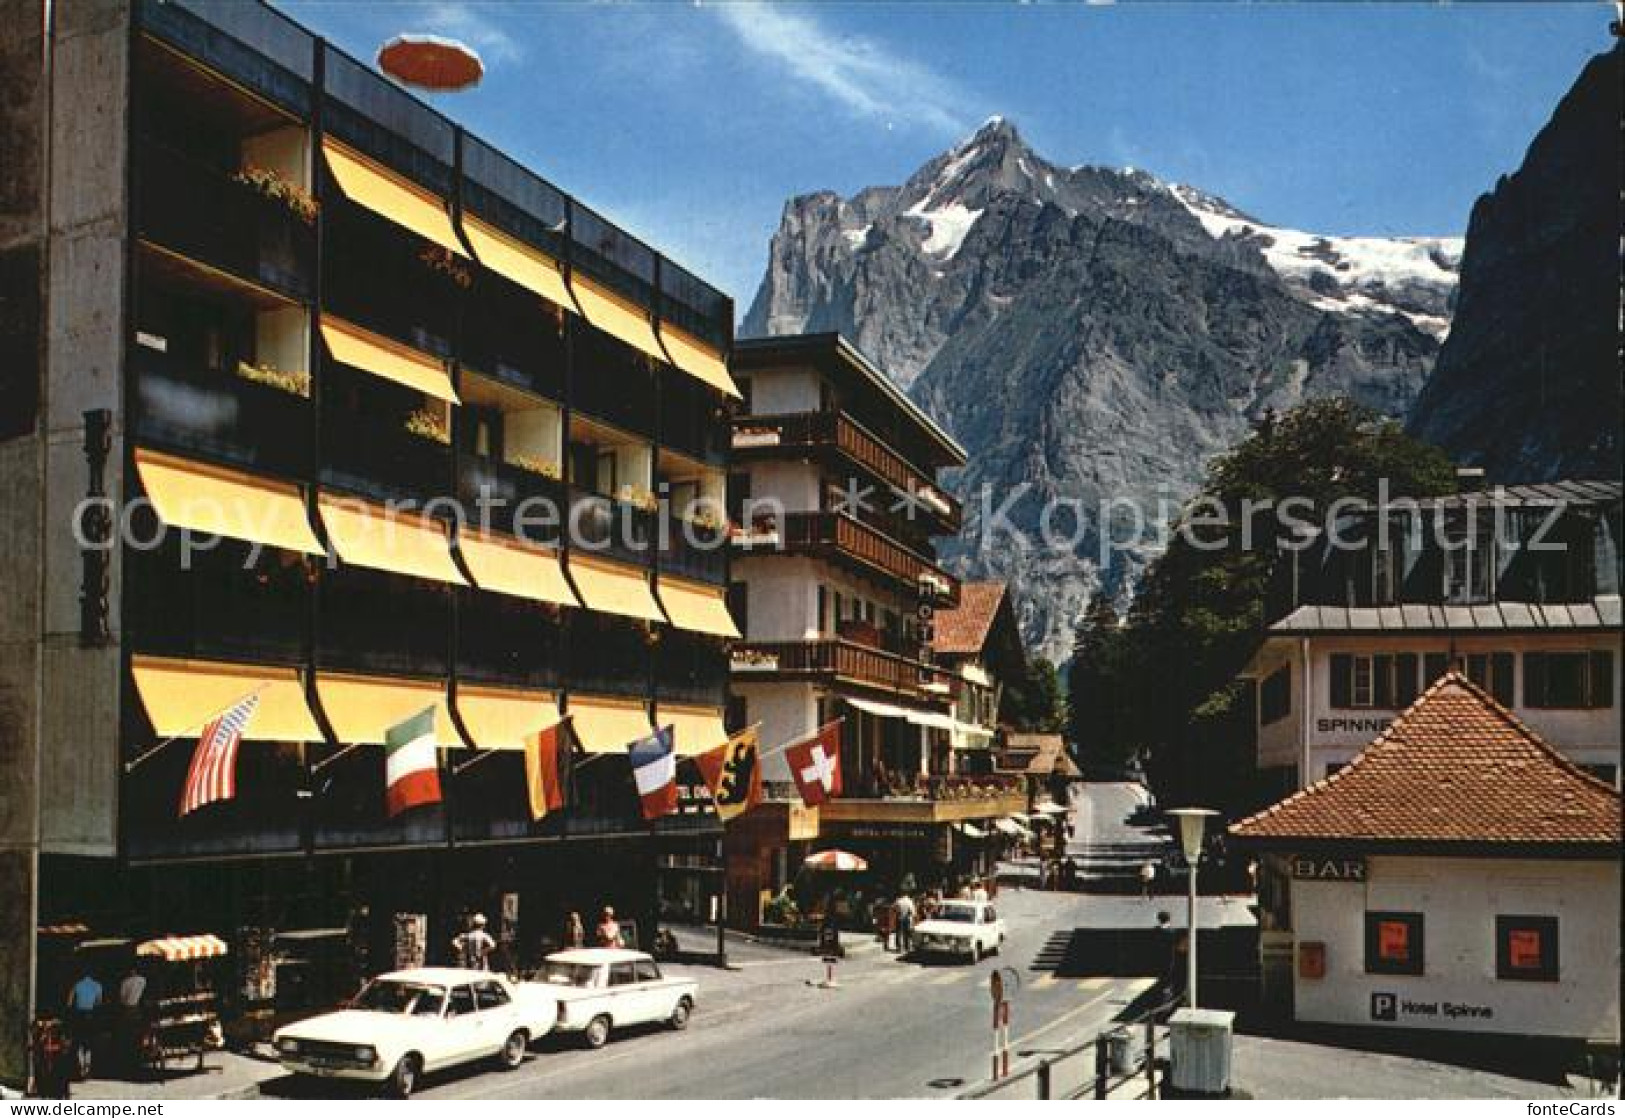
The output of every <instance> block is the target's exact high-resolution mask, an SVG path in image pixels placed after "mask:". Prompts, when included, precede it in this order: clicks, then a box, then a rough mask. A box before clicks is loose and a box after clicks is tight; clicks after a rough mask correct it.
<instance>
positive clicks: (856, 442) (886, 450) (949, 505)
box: [733, 411, 963, 533]
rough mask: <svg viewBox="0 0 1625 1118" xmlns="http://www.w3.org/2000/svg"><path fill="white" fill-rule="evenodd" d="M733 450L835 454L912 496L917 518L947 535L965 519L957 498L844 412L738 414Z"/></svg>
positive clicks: (735, 422)
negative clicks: (780, 449)
mask: <svg viewBox="0 0 1625 1118" xmlns="http://www.w3.org/2000/svg"><path fill="white" fill-rule="evenodd" d="M733 446H734V450H735V451H739V452H750V451H753V450H761V449H766V448H777V447H786V448H791V449H795V450H806V449H820V448H821V449H829V450H834V451H836V452H838V453H839V454H840V455H842V456H843V457H844V458H846V459H847V460H848V461H849V462H852V463H854V464H856V465H857V466H859V467H860V468H861V469H863V470H864V471H866V472H867V473H868V474H870V475H871V476H872V477H873V478H875V479H876V480H877V481H880V482H882V483H884V484H886V485H890V486H892V487H893V488H894V489H896V490H898V491H899V492H901V493H906V494H910V495H912V497H913V510H912V511H913V512H914V515H915V516H919V517H930V518H931V519H932V520H933V521H934V522H935V523H937V524H938V525H940V526H941V527H942V528H943V530H944V531H945V532H949V533H953V532H957V531H959V528H960V523H961V520H962V518H963V509H962V507H961V505H960V502H959V499H958V498H957V497H955V496H954V495H953V494H951V493H949V492H948V491H947V490H945V489H943V488H941V487H940V486H938V485H937V484H936V483H935V482H934V481H933V480H932V479H931V477H930V475H929V474H927V473H926V472H924V471H922V470H919V469H917V468H916V467H915V466H913V465H912V464H911V463H910V462H909V461H908V459H906V458H905V457H903V456H902V455H901V454H899V453H897V451H895V450H893V449H892V448H891V447H890V446H888V445H887V444H886V443H885V442H884V441H883V440H881V439H880V438H878V437H877V436H875V435H873V434H871V433H870V432H869V431H868V430H867V429H866V428H865V427H863V426H862V425H861V424H859V423H858V422H857V421H856V420H855V419H853V418H852V417H851V416H850V415H848V414H846V413H845V412H834V411H816V412H795V413H791V414H786V415H749V416H740V417H738V418H736V419H735V420H734V431H733ZM888 504H890V502H888ZM907 511H909V510H905V514H906V513H907Z"/></svg>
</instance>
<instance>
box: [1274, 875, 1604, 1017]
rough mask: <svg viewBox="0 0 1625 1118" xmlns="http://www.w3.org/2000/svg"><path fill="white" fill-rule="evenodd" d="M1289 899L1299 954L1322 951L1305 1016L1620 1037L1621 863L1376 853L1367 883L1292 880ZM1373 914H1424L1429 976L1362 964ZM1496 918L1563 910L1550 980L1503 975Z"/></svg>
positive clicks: (1307, 987) (1297, 993)
mask: <svg viewBox="0 0 1625 1118" xmlns="http://www.w3.org/2000/svg"><path fill="white" fill-rule="evenodd" d="M1291 905H1292V913H1293V923H1294V925H1295V927H1294V933H1295V936H1296V941H1297V947H1298V950H1299V952H1300V953H1301V952H1303V950H1304V946H1305V944H1320V945H1322V947H1323V950H1324V959H1325V974H1324V977H1321V978H1307V977H1304V975H1303V974H1302V972H1301V970H1300V973H1299V976H1298V978H1297V981H1296V983H1295V986H1294V1001H1295V1007H1294V1009H1295V1016H1296V1018H1297V1020H1299V1021H1303V1022H1316V1023H1323V1024H1336V1025H1355V1026H1361V1027H1367V1028H1379V1029H1395V1028H1397V1029H1431V1030H1446V1031H1452V1032H1454V1031H1464V1032H1489V1033H1510V1034H1517V1035H1530V1036H1549V1037H1569V1038H1579V1039H1590V1040H1614V1041H1616V1042H1617V1040H1618V1037H1619V983H1618V978H1619V966H1620V929H1619V905H1620V869H1619V865H1618V864H1617V863H1611V862H1603V861H1565V860H1556V859H1517V858H1455V857H1439V856H1431V857H1408V856H1394V855H1373V856H1371V857H1369V858H1368V859H1366V869H1365V874H1364V880H1363V881H1362V880H1341V881H1327V880H1319V881H1303V880H1295V881H1293V882H1292V883H1291ZM1368 912H1398V913H1420V914H1421V915H1422V916H1423V918H1424V924H1423V928H1424V939H1423V946H1424V954H1425V969H1424V973H1422V974H1420V975H1393V974H1371V973H1368V972H1367V969H1366V958H1365V955H1366V929H1365V915H1366V913H1368ZM1498 915H1502V916H1508V915H1516V916H1550V917H1555V918H1556V919H1557V922H1558V925H1557V926H1558V935H1559V947H1558V964H1559V976H1558V978H1557V979H1556V980H1555V981H1530V980H1527V979H1504V978H1498V977H1497V967H1496V942H1495V941H1496V921H1495V918H1496V916H1498Z"/></svg>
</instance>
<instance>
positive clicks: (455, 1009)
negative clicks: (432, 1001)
mask: <svg viewBox="0 0 1625 1118" xmlns="http://www.w3.org/2000/svg"><path fill="white" fill-rule="evenodd" d="M473 1012H474V991H473V989H472V988H471V987H468V986H453V987H452V988H451V1004H450V1005H449V1006H448V1007H447V1008H446V1016H447V1017H461V1016H462V1015H463V1014H465V1013H473Z"/></svg>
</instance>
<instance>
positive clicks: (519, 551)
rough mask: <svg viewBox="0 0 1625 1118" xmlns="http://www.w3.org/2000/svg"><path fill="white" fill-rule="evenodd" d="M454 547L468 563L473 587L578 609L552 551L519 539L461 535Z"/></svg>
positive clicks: (562, 569) (562, 570) (572, 593)
mask: <svg viewBox="0 0 1625 1118" xmlns="http://www.w3.org/2000/svg"><path fill="white" fill-rule="evenodd" d="M457 547H458V549H459V550H461V552H462V554H463V562H464V563H466V564H468V572H469V574H471V575H473V576H474V585H476V586H478V587H479V588H480V589H482V590H494V591H496V592H497V593H498V594H512V595H513V596H514V597H516V598H529V599H531V600H532V601H536V602H553V603H555V604H557V605H561V606H579V605H580V604H581V603H580V602H579V601H578V600H577V599H576V596H575V594H574V592H573V591H571V589H570V584H569V582H567V581H566V580H565V577H564V565H563V564H562V563H561V562H560V561H559V555H558V552H557V551H555V550H553V549H552V548H541V547H530V546H527V545H525V544H522V543H520V542H519V541H518V540H512V539H505V538H503V537H501V536H494V535H483V536H482V535H477V534H475V533H473V532H467V533H464V534H463V535H462V536H461V537H459V538H458V541H457Z"/></svg>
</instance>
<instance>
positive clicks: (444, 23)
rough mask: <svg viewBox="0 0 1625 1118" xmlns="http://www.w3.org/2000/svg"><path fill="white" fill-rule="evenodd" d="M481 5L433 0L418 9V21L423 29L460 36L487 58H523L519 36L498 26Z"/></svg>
mask: <svg viewBox="0 0 1625 1118" xmlns="http://www.w3.org/2000/svg"><path fill="white" fill-rule="evenodd" d="M480 7H481V6H480V5H475V4H468V3H459V2H456V0H436V2H435V3H431V4H425V5H423V6H422V7H421V8H420V9H418V11H419V15H418V22H419V23H420V24H421V25H422V28H423V30H425V31H429V32H432V33H434V34H436V35H444V36H446V37H447V38H449V39H460V40H462V41H463V42H465V43H467V44H468V45H469V46H471V47H473V48H474V49H475V50H477V51H479V52H480V54H481V55H482V56H484V58H485V60H486V61H487V62H518V61H519V60H520V59H522V58H524V56H525V49H524V47H523V45H521V43H520V42H519V40H518V39H516V38H514V36H512V35H510V34H509V33H508V32H507V31H505V30H503V29H502V28H501V27H499V26H498V25H497V23H496V22H495V21H494V20H492V19H491V18H490V17H489V16H487V15H485V14H484V13H483V12H482V11H481V10H480ZM487 7H488V8H489V6H487Z"/></svg>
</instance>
